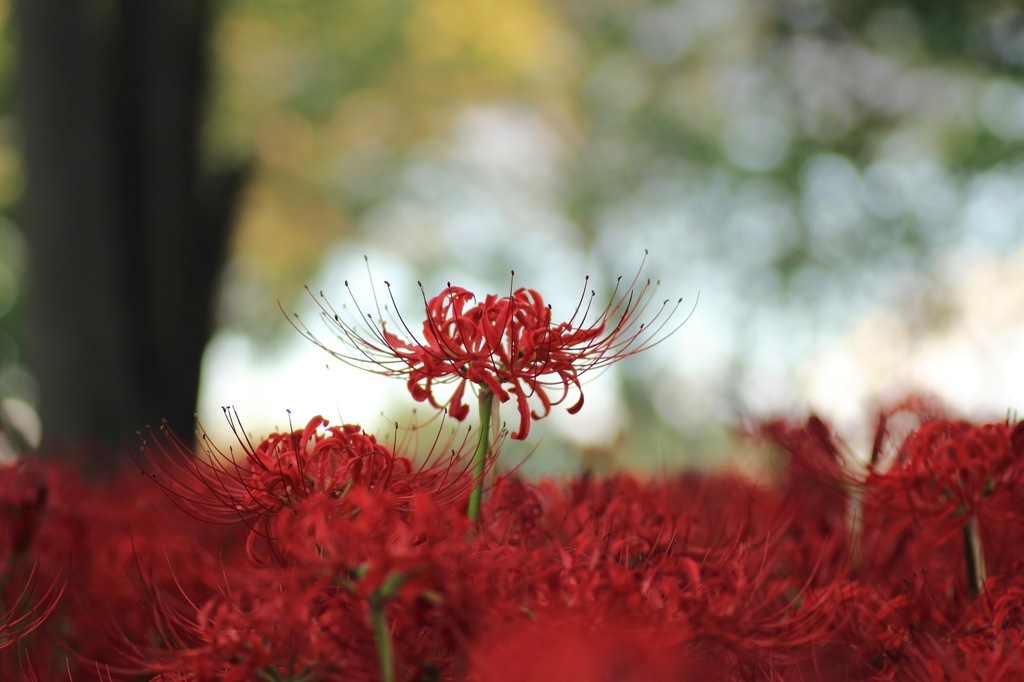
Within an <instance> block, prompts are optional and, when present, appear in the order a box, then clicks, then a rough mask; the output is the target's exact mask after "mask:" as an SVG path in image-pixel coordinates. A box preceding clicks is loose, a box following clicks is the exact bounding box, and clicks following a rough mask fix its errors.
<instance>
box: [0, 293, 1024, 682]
mask: <svg viewBox="0 0 1024 682" xmlns="http://www.w3.org/2000/svg"><path fill="white" fill-rule="evenodd" d="M652 291H653V288H650V287H649V286H648V285H647V284H640V285H638V284H637V281H634V282H633V284H632V285H631V286H629V287H625V291H619V290H618V289H617V290H616V292H615V293H614V294H613V296H612V297H611V300H610V301H609V303H608V305H607V306H606V307H604V308H603V310H601V311H599V312H596V314H591V312H590V306H589V305H588V304H587V301H585V300H584V301H582V302H581V305H580V307H579V309H578V310H577V311H576V313H575V314H574V315H573V317H572V318H571V319H570V320H569V321H568V322H562V323H559V324H553V323H552V322H551V309H550V308H548V307H547V306H545V305H544V304H543V301H542V299H541V298H540V296H539V294H537V293H536V292H531V291H528V290H519V291H515V292H512V293H511V294H510V295H508V296H504V297H498V296H488V297H486V298H485V299H484V300H483V301H480V302H478V301H477V300H476V298H475V297H473V296H472V295H471V294H469V293H468V292H465V291H464V290H461V289H457V288H455V287H449V288H448V289H445V290H444V292H442V293H441V294H440V295H439V296H437V297H434V298H431V299H428V298H427V297H426V296H424V302H425V308H426V319H425V320H424V322H423V326H422V334H421V335H413V334H412V332H411V330H410V329H409V328H408V327H406V326H405V325H404V322H399V323H398V324H396V323H395V322H394V321H392V322H391V324H390V328H389V327H388V323H387V322H385V321H383V320H380V321H373V318H372V317H369V318H368V317H367V316H366V315H364V314H363V313H362V312H361V311H358V312H356V313H355V314H353V318H352V319H349V318H346V317H345V314H346V313H345V311H344V310H342V311H340V312H339V311H335V310H334V309H333V308H331V307H330V306H328V305H326V304H324V308H323V310H324V318H325V321H327V322H328V324H330V325H332V327H333V328H334V331H335V335H336V336H337V337H338V339H339V340H340V342H341V343H342V345H343V349H342V350H337V351H335V350H332V351H331V352H332V353H333V354H335V356H336V357H338V358H339V359H342V360H346V361H350V362H354V363H357V364H362V365H365V366H366V367H367V368H368V369H370V370H371V371H376V372H378V373H381V374H386V375H391V376H398V377H401V378H402V379H404V380H405V381H406V382H407V385H408V386H409V389H410V393H411V395H412V397H413V398H415V399H417V400H420V401H423V402H427V403H430V404H432V405H435V406H436V407H438V408H441V409H444V408H446V407H448V408H451V409H450V416H451V417H452V418H454V419H460V420H461V419H464V418H466V417H467V416H468V413H469V410H468V409H466V410H464V409H462V408H463V407H465V405H464V403H463V398H464V396H465V390H466V388H467V387H469V389H471V390H472V391H473V392H474V393H475V394H476V396H477V397H478V398H479V405H480V409H479V413H478V416H479V418H480V423H479V426H478V428H475V429H473V430H471V431H468V432H467V431H465V430H462V431H458V432H453V433H467V434H472V436H473V437H472V438H470V437H469V436H468V435H466V436H465V437H464V438H463V439H462V440H461V441H459V440H458V437H457V436H451V437H449V438H447V439H444V438H441V439H439V440H438V441H434V442H433V443H432V445H431V446H430V447H429V448H428V450H429V451H430V454H429V455H428V454H427V453H423V452H416V451H414V450H415V448H414V447H413V446H412V445H411V443H412V442H413V440H412V439H410V440H408V441H403V440H401V439H398V438H396V439H394V440H393V441H392V442H391V443H390V444H389V443H386V442H384V440H383V439H378V438H375V437H374V436H372V435H369V434H367V433H366V432H364V431H363V430H362V429H360V428H359V427H357V426H351V425H330V424H328V423H327V422H326V421H325V420H323V419H322V418H320V417H315V418H313V419H311V420H310V421H309V422H308V423H307V424H306V425H305V427H304V428H302V429H297V430H295V431H293V432H286V433H278V434H272V435H270V436H269V437H267V438H265V439H262V440H256V439H252V440H250V439H249V438H247V437H246V436H245V435H244V434H243V433H242V432H241V430H239V443H237V444H235V445H234V446H233V447H232V448H230V452H229V451H228V448H225V449H224V450H218V449H217V447H216V446H215V445H214V444H212V443H210V442H209V441H208V440H206V439H205V438H199V439H198V445H196V446H193V443H192V438H191V437H189V438H188V439H187V440H186V439H183V438H180V437H179V436H178V435H176V434H173V433H169V432H166V431H165V432H161V433H149V434H147V436H146V438H145V439H144V442H143V444H142V445H141V446H140V447H139V448H138V449H137V451H136V453H135V457H136V464H137V466H134V467H132V472H131V473H130V474H126V475H125V476H124V477H123V478H121V479H119V480H116V481H109V482H103V483H97V482H92V483H87V482H84V481H82V480H81V479H80V478H79V477H78V476H77V475H76V474H75V472H74V471H72V470H71V469H69V468H67V467H64V466H61V465H59V464H55V463H53V460H43V459H38V458H34V457H31V456H25V457H23V458H22V459H21V460H20V461H19V462H17V463H16V464H14V465H10V466H6V467H4V468H3V469H0V515H2V518H3V521H2V529H3V530H2V532H0V560H2V561H3V563H2V564H0V571H2V572H0V598H2V600H3V601H2V603H0V679H3V680H8V679H10V680H18V679H28V680H68V679H73V680H77V681H80V680H92V679H100V680H163V681H170V680H239V681H248V680H280V681H284V680H291V681H298V680H309V681H313V680H383V681H384V682H393V681H403V682H405V681H412V680H420V681H427V680H469V681H474V680H479V681H482V682H486V681H491V680H493V681H501V680H509V681H512V680H515V681H517V682H518V681H520V680H552V681H555V680H557V681H565V680H580V681H588V682H589V681H596V680H644V681H646V680H719V679H721V680H921V681H924V680H941V679H948V680H993V681H994V680H1014V679H1024V642H1022V638H1024V571H1022V567H1024V562H1022V557H1021V551H1020V547H1022V546H1024V425H1022V424H1020V423H1011V422H1009V421H1007V422H1000V423H991V424H975V423H969V422H965V421H957V420H954V419H950V418H948V417H947V416H946V415H944V414H943V413H942V412H941V411H940V410H938V409H937V408H935V407H934V406H932V405H930V404H929V403H927V402H925V401H922V400H908V401H907V402H904V403H902V404H900V405H898V406H896V407H893V408H891V409H887V410H885V411H883V412H881V413H880V414H879V418H878V422H877V432H876V437H875V440H874V446H873V448H872V449H871V452H870V453H869V457H868V459H867V461H865V462H861V463H857V462H855V460H854V459H853V458H851V457H849V454H848V452H847V451H846V449H845V448H844V447H843V445H842V443H841V442H840V440H839V439H838V438H837V436H836V435H835V434H834V433H833V432H832V431H831V429H830V428H829V426H828V425H827V424H825V423H823V422H822V421H821V420H819V419H817V418H815V417H811V418H809V419H806V420H795V421H784V420H782V421H775V422H770V423H764V424H760V425H758V426H757V427H755V428H752V429H749V433H748V436H749V437H750V438H752V439H755V440H758V441H760V442H761V443H763V444H766V446H767V447H766V448H765V449H766V450H770V451H772V452H774V453H775V455H776V457H775V458H774V459H775V460H776V461H775V463H774V466H773V467H766V468H765V472H766V473H764V474H763V475H760V476H759V477H758V478H756V479H753V478H749V477H744V476H742V475H739V474H734V473H724V472H719V473H680V474H675V475H669V474H666V475H664V476H662V477H659V478H655V479H651V480H641V479H639V478H637V477H634V476H632V475H629V474H625V473H622V474H618V475H613V476H609V477H596V476H591V475H588V474H586V473H584V474H582V475H580V476H579V477H576V478H573V479H569V480H559V481H553V480H541V481H527V480H523V479H522V478H520V477H519V476H518V475H517V474H515V473H509V474H499V473H496V471H495V469H494V467H493V466H492V465H493V462H494V455H495V452H496V451H497V449H498V445H497V444H498V443H500V441H501V437H502V433H503V431H502V430H501V429H500V423H499V422H498V421H497V420H496V419H495V418H494V417H495V415H496V414H497V411H498V409H499V408H500V406H501V405H502V404H504V403H505V402H506V401H510V402H511V403H512V404H513V405H515V406H516V414H517V416H518V418H519V422H518V426H517V427H516V428H515V431H514V432H513V433H512V437H514V438H525V437H526V435H527V433H528V431H529V423H530V421H532V420H536V419H540V418H542V417H543V416H544V415H545V414H547V412H548V411H549V410H550V409H551V408H552V406H556V405H558V404H560V403H561V402H562V401H563V400H565V399H567V398H568V397H569V396H572V397H573V398H574V404H573V407H572V408H571V409H572V410H575V409H579V408H580V406H581V405H582V392H581V390H580V382H579V375H580V374H581V373H583V372H585V371H587V370H589V369H593V368H595V367H598V366H602V365H606V364H608V363H610V362H614V361H616V360H618V359H622V358H624V357H626V356H628V355H630V354H633V353H635V352H638V351H639V350H643V349H644V348H646V347H649V346H650V345H651V344H652V343H656V342H657V341H658V339H659V338H663V333H664V332H663V331H662V330H664V329H666V328H665V325H664V319H667V318H663V316H667V317H671V312H672V309H670V308H666V307H664V306H663V307H661V308H657V306H655V307H656V308H657V310H655V311H654V312H653V315H652V314H651V313H648V312H645V310H646V307H647V302H648V301H649V300H650V293H651V292H652ZM640 318H643V320H642V321H641V320H640ZM659 318H662V319H661V320H659ZM368 319H369V320H371V322H370V323H369V324H367V322H366V321H367V320H368ZM300 328H301V329H302V330H304V331H305V333H307V334H308V335H310V336H311V334H310V333H309V332H308V329H307V328H306V327H305V326H300ZM399 332H401V333H399ZM317 342H318V343H320V342H319V341H317ZM322 345H323V344H322ZM325 347H326V346H325ZM444 382H448V383H454V384H455V385H456V389H455V396H454V397H453V398H451V399H449V400H443V399H442V398H440V397H439V396H438V395H437V394H435V393H434V392H433V389H434V387H435V385H436V384H439V383H444ZM533 406H538V407H539V410H537V409H534V408H533ZM535 456H543V453H542V452H538V453H537V454H536V455H535ZM140 471H141V475H140Z"/></svg>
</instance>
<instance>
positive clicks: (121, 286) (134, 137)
mask: <svg viewBox="0 0 1024 682" xmlns="http://www.w3.org/2000/svg"><path fill="white" fill-rule="evenodd" d="M14 12H15V14H14V21H15V30H16V36H15V39H16V42H17V50H18V67H19V75H18V82H17V93H16V96H17V102H18V114H19V116H20V125H21V131H22V134H23V139H24V151H25V161H26V166H27V172H28V183H27V187H26V191H25V195H24V197H23V204H22V207H21V208H22V215H21V222H22V225H23V227H24V231H25V234H26V236H27V239H28V241H29V249H30V267H29V274H28V281H27V291H26V307H25V317H24V320H25V323H24V328H23V333H22V335H21V341H20V345H21V348H22V349H23V352H24V356H25V362H26V364H27V365H28V367H29V369H30V370H31V371H32V373H33V374H34V376H35V378H36V380H37V381H38V383H39V411H40V417H41V419H42V422H43V434H44V449H54V448H55V447H60V446H66V445H67V444H71V443H73V444H75V446H76V449H81V446H83V445H87V444H88V445H99V446H100V447H99V448H97V451H99V452H102V453H104V454H102V455H100V456H99V457H98V458H96V461H93V462H90V463H89V464H91V465H93V466H95V467H96V468H99V469H101V470H110V469H114V468H116V467H117V466H118V464H119V462H125V461H130V459H128V457H127V454H126V453H125V448H124V445H123V443H124V442H128V443H130V444H132V446H133V447H134V443H135V440H136V439H135V432H136V431H137V430H139V429H141V428H142V427H143V426H145V425H147V424H153V425H156V424H158V423H159V422H160V421H161V420H162V419H166V420H168V422H169V423H170V424H171V426H172V428H174V429H176V430H177V431H178V432H179V433H182V434H187V433H188V432H190V431H191V429H192V415H193V412H194V410H195V403H196V394H197V391H198V385H199V367H200V360H201V357H202V352H203V349H204V347H205V345H206V342H207V340H208V337H209V335H210V333H211V318H210V302H211V298H212V296H211V295H212V292H213V288H214V285H215V281H216V276H217V273H218V271H219V269H220V266H221V264H222V261H223V258H224V253H225V249H226V243H227V235H228V233H229V224H230V223H231V221H232V217H233V207H234V205H235V203H236V202H235V199H236V196H237V194H238V189H239V187H240V185H241V183H242V178H243V175H244V172H243V171H242V170H241V169H232V170H231V171H228V172H221V173H218V174H210V173H204V172H203V171H202V168H201V161H202V159H201V154H200V142H201V126H202V120H203V102H204V99H205V90H206V75H207V47H208V45H207V43H208V38H209V35H210V26H211V18H212V8H211V4H210V2H205V1H204V0H146V1H145V2H141V1H140V0H115V1H113V2H109V1H107V2H101V1H99V0H18V1H17V2H15V7H14ZM45 446H49V447H48V448H46V447H45Z"/></svg>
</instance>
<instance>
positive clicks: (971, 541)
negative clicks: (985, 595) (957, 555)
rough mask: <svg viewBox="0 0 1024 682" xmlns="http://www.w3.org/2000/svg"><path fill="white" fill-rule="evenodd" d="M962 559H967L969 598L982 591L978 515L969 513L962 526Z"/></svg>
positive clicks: (982, 580)
mask: <svg viewBox="0 0 1024 682" xmlns="http://www.w3.org/2000/svg"><path fill="white" fill-rule="evenodd" d="M963 533H964V559H966V561H967V591H968V592H969V593H970V595H971V598H972V599H973V598H975V597H977V596H978V595H979V594H981V593H982V591H983V589H984V585H985V579H986V578H987V577H988V576H987V575H986V573H987V572H986V570H985V556H984V555H983V554H982V551H981V534H980V532H979V530H978V517H977V516H975V515H973V514H972V515H971V518H970V519H969V520H968V521H967V523H966V524H965V525H964V528H963Z"/></svg>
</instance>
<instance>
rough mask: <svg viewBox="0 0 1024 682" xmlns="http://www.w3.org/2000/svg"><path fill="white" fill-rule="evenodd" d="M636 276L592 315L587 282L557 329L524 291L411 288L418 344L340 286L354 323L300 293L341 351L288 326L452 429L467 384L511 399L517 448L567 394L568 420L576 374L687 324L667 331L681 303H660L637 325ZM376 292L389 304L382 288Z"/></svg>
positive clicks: (645, 288) (533, 294)
mask: <svg viewBox="0 0 1024 682" xmlns="http://www.w3.org/2000/svg"><path fill="white" fill-rule="evenodd" d="M645 260H646V255H645ZM642 269H643V264H641V269H640V270H638V272H637V274H636V276H635V277H634V278H633V281H632V282H630V283H629V284H628V285H626V286H624V285H623V282H622V277H619V278H618V280H617V282H616V285H615V289H614V290H613V292H612V295H611V296H610V297H609V299H608V303H607V304H606V305H605V306H604V308H603V309H601V310H600V311H599V312H597V313H596V314H594V312H595V309H594V305H593V301H594V298H595V297H596V293H595V292H593V291H591V292H590V294H589V296H588V295H587V286H586V284H589V277H587V278H586V280H585V286H584V291H583V295H581V297H580V300H579V303H578V304H577V306H576V310H575V311H574V312H573V314H572V316H571V317H570V318H569V319H568V320H566V321H564V322H559V323H555V322H553V313H552V309H551V306H550V305H548V304H546V303H545V302H544V298H543V297H542V296H541V294H540V293H539V292H537V291H535V290H533V289H526V288H519V289H515V290H512V287H510V293H509V294H508V295H505V296H499V295H496V294H488V295H487V296H485V297H484V298H483V300H480V299H478V298H477V297H476V295H475V294H473V293H472V292H470V291H468V290H466V289H464V288H462V287H457V286H452V285H451V283H449V284H448V286H447V287H445V288H444V289H443V290H442V291H441V293H439V294H437V295H436V296H433V297H431V298H428V297H427V294H426V291H425V290H424V289H423V285H422V283H420V291H421V293H422V296H423V304H424V312H425V319H424V321H423V324H422V328H423V333H422V338H417V337H416V335H415V334H414V333H413V331H412V330H411V329H410V328H409V326H408V325H407V324H406V322H405V320H404V319H403V318H402V316H401V315H400V314H399V313H398V312H397V310H396V311H395V312H394V313H393V317H392V319H391V320H390V324H391V325H392V326H393V327H394V328H395V330H393V329H391V328H389V321H388V320H385V319H384V313H383V311H382V310H381V309H380V307H379V306H377V310H376V316H374V315H373V314H369V313H365V312H364V311H363V309H362V307H361V306H360V304H359V302H358V301H357V300H356V298H355V296H354V295H353V294H352V293H351V289H349V286H348V281H346V282H345V287H346V288H347V289H349V296H350V298H351V299H352V303H353V305H354V308H355V311H356V313H357V317H353V315H352V314H351V313H350V312H349V311H347V309H346V307H343V308H342V309H341V310H340V311H339V310H336V309H335V308H334V307H333V306H332V305H331V304H330V303H329V302H328V300H327V298H326V297H325V296H324V294H323V292H322V291H321V292H320V294H319V296H313V294H312V292H310V295H311V296H313V298H314V300H315V301H316V303H317V305H318V306H319V308H320V312H321V318H322V319H323V320H324V322H325V323H326V324H327V326H328V327H329V328H330V329H331V330H332V331H333V332H334V334H335V336H336V337H337V338H338V340H339V341H340V342H341V343H342V346H343V347H342V348H341V349H334V348H331V347H330V346H329V345H328V344H327V343H325V342H323V341H321V340H320V339H319V338H318V337H317V336H316V335H315V334H314V333H313V332H312V331H310V329H309V328H308V327H307V326H306V325H305V324H303V323H302V321H301V320H300V319H299V318H298V316H297V315H296V316H295V319H294V321H293V324H294V326H295V327H296V329H298V330H299V332H301V333H302V334H303V335H304V336H305V337H306V338H308V339H309V340H311V341H312V342H313V343H315V344H316V345H318V346H320V347H321V348H323V349H324V350H326V351H327V352H328V353H330V354H331V355H332V356H334V357H335V358H337V359H339V360H341V361H342V362H345V363H347V364H350V365H353V366H355V367H359V368H362V369H366V370H368V371H370V372H374V373H377V374H383V375H386V376H395V377H400V378H403V379H405V380H406V385H407V386H408V388H409V392H410V394H411V395H412V397H413V398H414V399H416V400H417V401H420V402H428V403H430V404H431V405H433V406H434V407H436V408H439V409H440V408H442V407H447V409H448V413H449V414H450V415H451V416H452V417H453V418H455V419H457V420H460V421H461V420H463V419H465V418H466V416H467V415H468V414H469V406H468V405H467V404H466V403H465V402H464V398H465V392H466V385H467V384H472V385H473V387H475V388H476V389H477V390H478V391H480V392H481V393H487V394H490V395H493V396H494V397H495V398H496V399H497V400H498V401H499V402H501V403H505V402H508V401H509V400H510V399H511V398H512V396H515V399H516V407H517V409H518V412H519V426H518V428H517V429H516V430H515V431H514V432H513V433H512V436H511V437H512V438H514V439H517V440H523V439H525V438H526V437H527V435H528V434H529V432H530V421H531V418H532V419H541V418H543V417H545V416H546V415H547V414H548V413H550V411H551V407H552V406H554V405H559V404H562V403H563V402H565V401H566V400H568V399H569V398H570V396H575V397H576V399H575V401H574V402H573V403H572V404H571V405H570V406H569V408H568V411H569V413H570V414H575V413H576V412H578V411H579V410H580V409H581V408H582V407H583V390H582V387H581V384H580V376H581V375H582V374H584V373H585V372H589V371H592V370H595V369H601V368H604V367H607V366H609V365H611V364H613V363H615V362H618V361H619V360H621V359H623V358H625V357H628V356H630V355H635V354H636V353H639V352H641V351H644V350H646V349H648V348H651V347H653V346H655V345H657V344H658V343H660V342H661V341H663V340H664V339H665V338H666V337H668V336H669V335H671V334H672V333H673V332H674V331H676V330H677V329H678V328H679V327H681V326H682V325H683V324H684V323H685V322H686V321H687V319H689V315H687V316H686V318H685V319H683V320H682V321H681V322H680V323H679V324H678V325H676V326H675V327H673V328H671V329H667V325H668V324H669V321H670V320H671V318H672V317H673V315H674V314H675V312H676V311H677V310H678V308H679V305H680V304H681V303H682V299H679V300H678V301H676V303H675V305H674V306H671V305H670V301H669V300H665V301H663V302H662V303H661V305H660V306H658V307H657V310H656V311H655V312H654V313H653V315H650V316H649V317H648V318H647V319H646V320H645V319H644V318H645V316H647V315H648V314H649V308H650V306H651V304H652V302H653V301H654V296H655V294H656V292H657V290H658V285H659V282H653V283H652V282H651V280H650V279H647V280H644V281H641V280H640V272H641V271H642ZM514 276H515V273H514V272H513V278H514ZM385 284H387V286H388V291H389V297H390V298H391V302H392V305H395V303H394V296H393V295H392V294H391V293H390V292H391V285H390V283H387V282H385ZM691 314H692V311H691ZM396 330H397V331H396ZM437 384H455V385H456V386H455V390H454V392H453V393H452V395H451V397H450V398H447V399H445V400H443V401H442V400H441V399H439V398H438V396H437V395H436V394H435V387H436V385H437ZM531 398H536V399H537V400H538V401H539V402H540V408H541V409H540V411H539V412H538V411H536V410H533V409H532V408H531V407H530V399H531Z"/></svg>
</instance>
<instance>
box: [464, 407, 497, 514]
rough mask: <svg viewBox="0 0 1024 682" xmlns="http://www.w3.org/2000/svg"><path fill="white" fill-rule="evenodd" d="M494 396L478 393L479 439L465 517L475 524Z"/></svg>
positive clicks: (489, 442) (488, 443)
mask: <svg viewBox="0 0 1024 682" xmlns="http://www.w3.org/2000/svg"><path fill="white" fill-rule="evenodd" d="M493 398H494V394H493V393H491V392H490V391H489V390H487V389H486V388H485V389H483V390H481V391H480V439H479V440H478V441H477V443H476V452H475V453H473V491H472V492H471V493H470V494H469V510H468V511H467V512H466V515H467V516H468V517H469V520H470V521H472V522H473V523H476V522H477V520H479V518H480V500H481V498H483V495H484V472H485V471H486V469H487V451H488V450H489V449H490V447H491V403H492V402H493Z"/></svg>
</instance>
